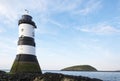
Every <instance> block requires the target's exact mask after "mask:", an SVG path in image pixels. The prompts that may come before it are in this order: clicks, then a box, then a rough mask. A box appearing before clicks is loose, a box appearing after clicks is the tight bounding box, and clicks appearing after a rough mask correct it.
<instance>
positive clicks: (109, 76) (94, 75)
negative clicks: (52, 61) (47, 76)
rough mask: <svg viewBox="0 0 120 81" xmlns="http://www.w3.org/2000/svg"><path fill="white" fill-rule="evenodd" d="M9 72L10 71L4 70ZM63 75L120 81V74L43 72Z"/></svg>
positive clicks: (44, 71)
mask: <svg viewBox="0 0 120 81" xmlns="http://www.w3.org/2000/svg"><path fill="white" fill-rule="evenodd" d="M4 71H6V72H9V70H4ZM46 72H50V73H61V74H66V75H75V76H84V77H90V78H98V79H101V80H103V81H120V72H107V71H106V72H102V71H101V72H89V71H60V70H42V73H46Z"/></svg>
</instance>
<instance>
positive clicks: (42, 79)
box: [0, 71, 102, 81]
mask: <svg viewBox="0 0 120 81" xmlns="http://www.w3.org/2000/svg"><path fill="white" fill-rule="evenodd" d="M0 81H102V80H100V79H96V78H89V77H83V76H71V75H64V74H60V73H44V74H39V73H19V74H9V73H6V72H4V71H0Z"/></svg>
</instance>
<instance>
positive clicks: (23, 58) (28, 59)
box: [10, 54, 42, 74]
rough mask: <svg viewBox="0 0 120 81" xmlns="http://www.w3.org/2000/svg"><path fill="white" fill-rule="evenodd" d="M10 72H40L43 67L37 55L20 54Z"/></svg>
mask: <svg viewBox="0 0 120 81" xmlns="http://www.w3.org/2000/svg"><path fill="white" fill-rule="evenodd" d="M10 73H13V74H15V73H40V74H42V72H41V69H40V66H39V63H38V60H37V58H36V56H35V55H28V54H19V55H17V56H16V59H15V61H14V63H13V66H12V68H11V70H10Z"/></svg>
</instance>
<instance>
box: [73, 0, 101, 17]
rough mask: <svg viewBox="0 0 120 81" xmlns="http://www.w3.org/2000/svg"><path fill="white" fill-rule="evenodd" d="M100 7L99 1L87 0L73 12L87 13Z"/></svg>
mask: <svg viewBox="0 0 120 81" xmlns="http://www.w3.org/2000/svg"><path fill="white" fill-rule="evenodd" d="M101 7H102V4H101V1H96V0H89V1H88V2H86V4H85V6H84V7H83V8H81V9H79V10H76V11H74V12H73V14H82V15H87V14H89V13H92V12H94V11H96V10H99V9H100V8H101Z"/></svg>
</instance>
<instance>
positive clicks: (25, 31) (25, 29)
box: [19, 23, 34, 38]
mask: <svg viewBox="0 0 120 81" xmlns="http://www.w3.org/2000/svg"><path fill="white" fill-rule="evenodd" d="M21 36H27V37H32V38H34V26H32V25H30V24H26V23H22V24H20V25H19V37H21Z"/></svg>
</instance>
